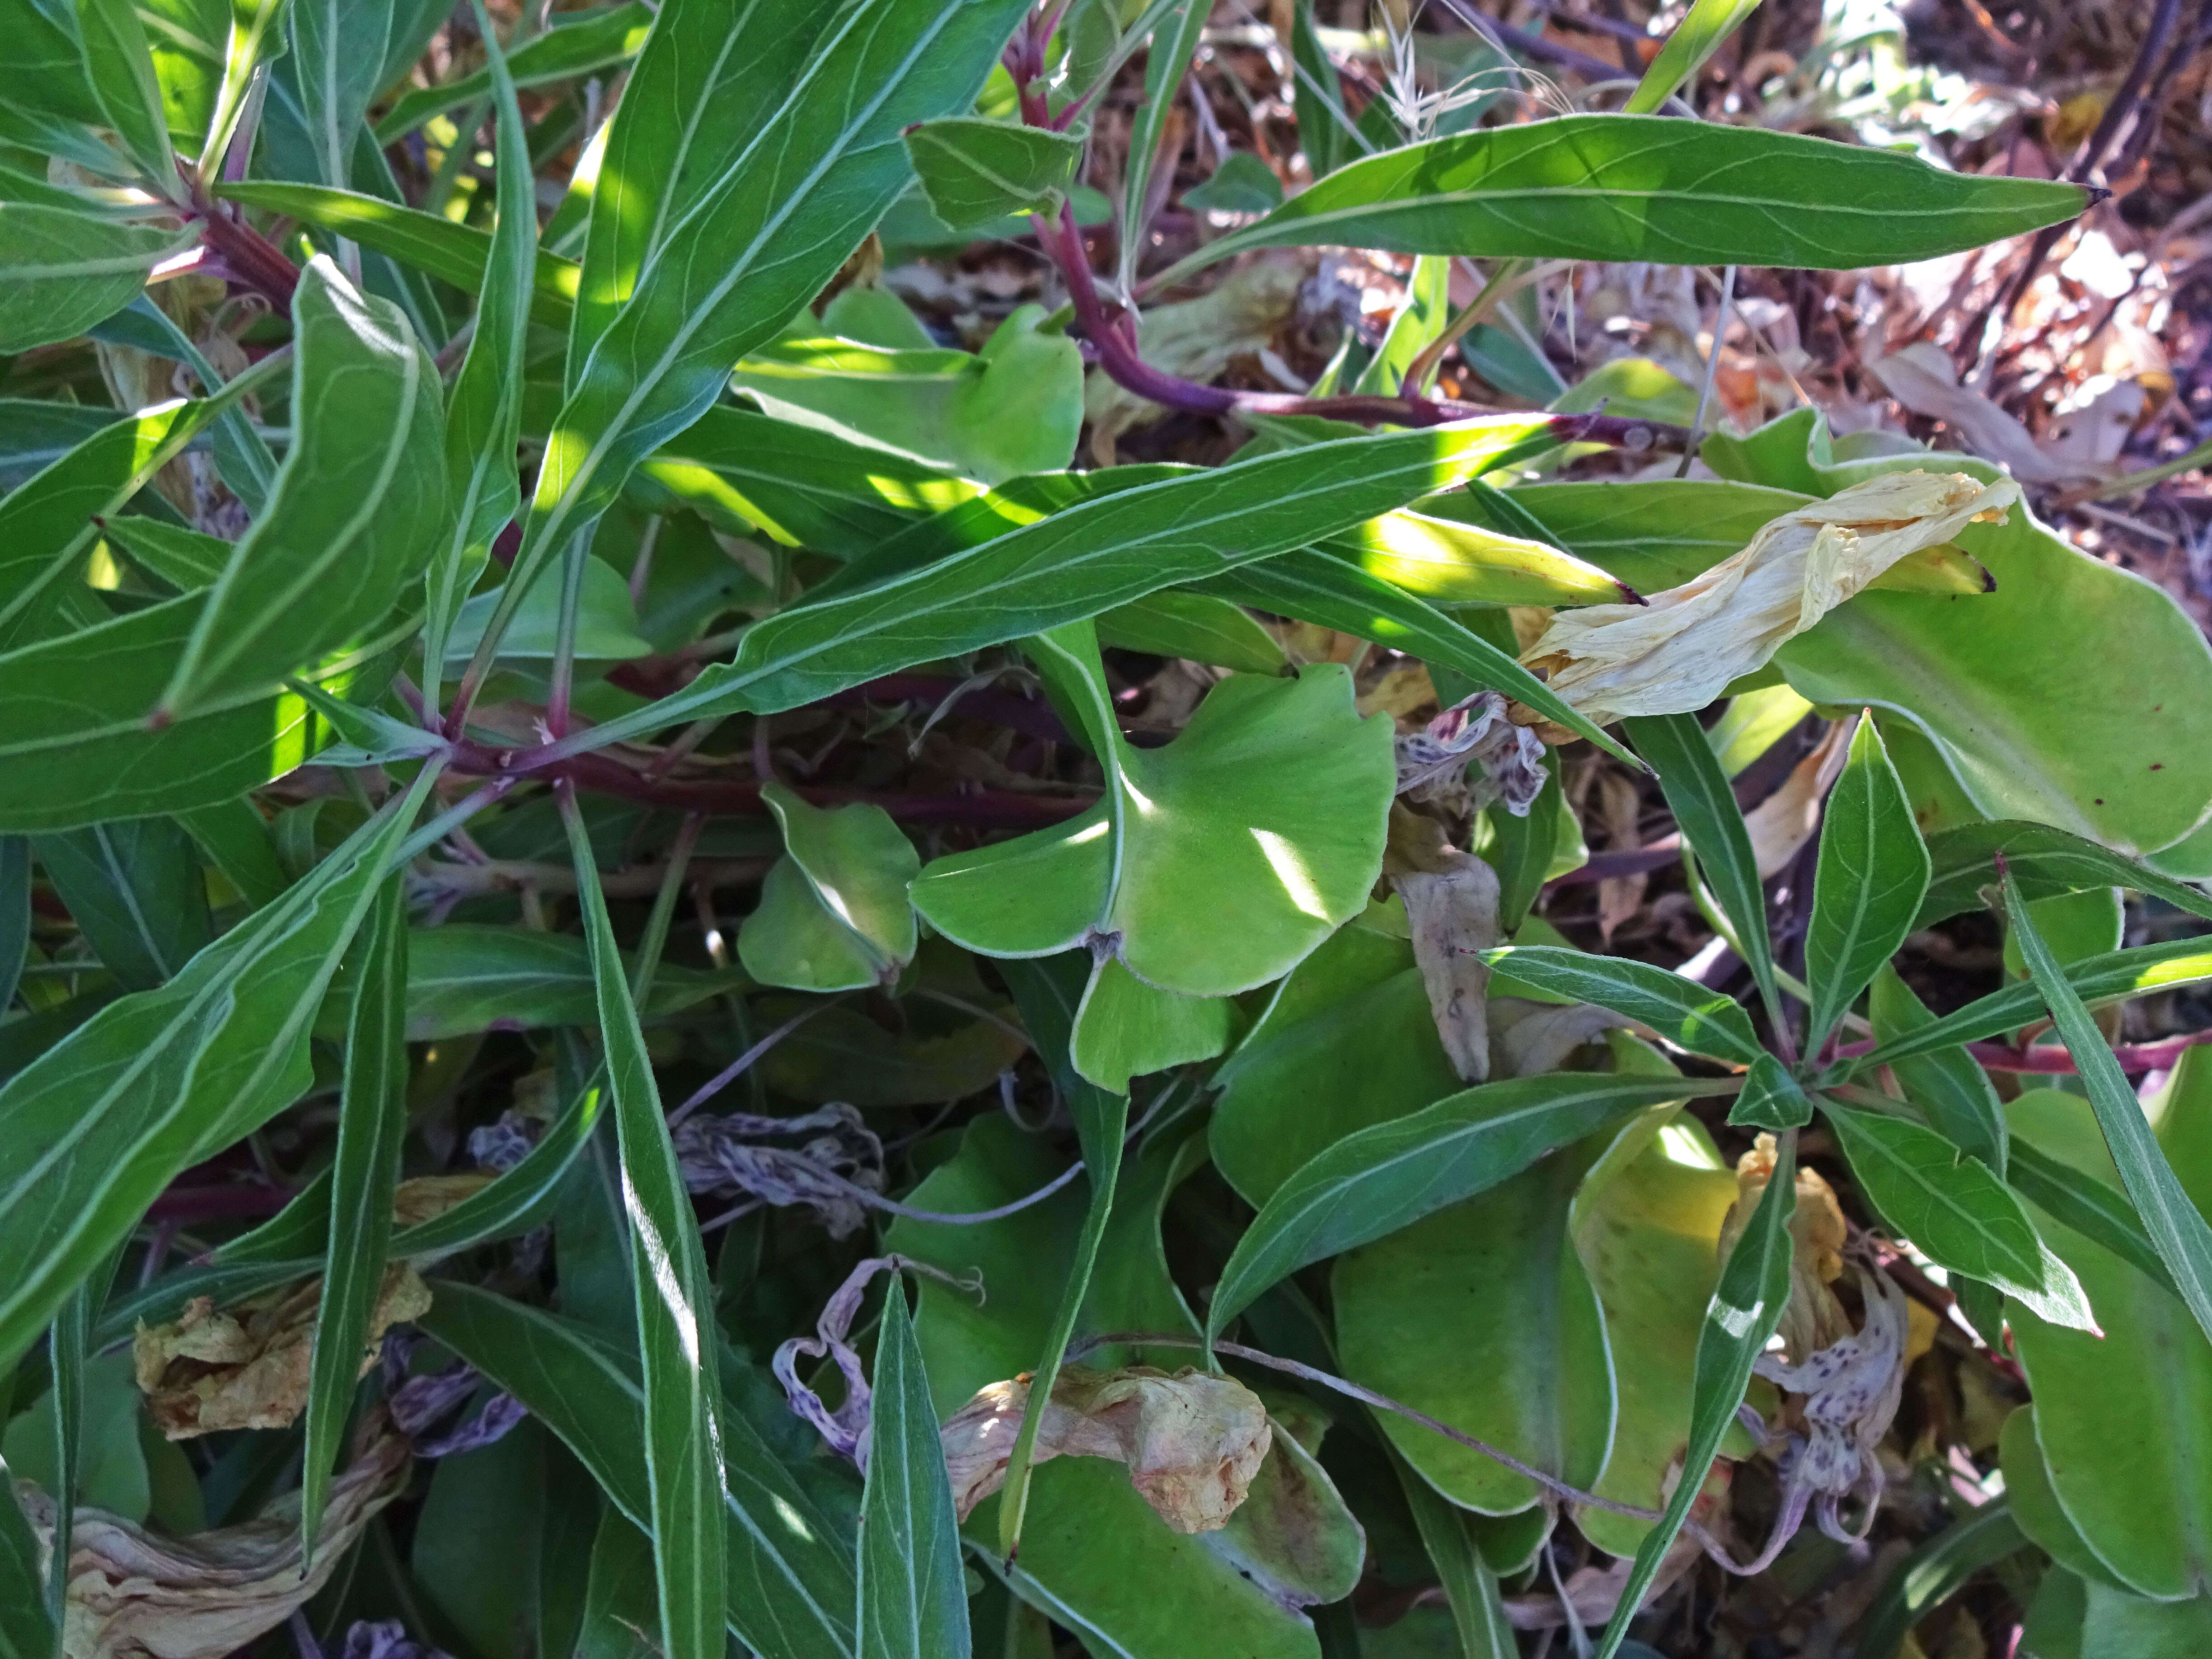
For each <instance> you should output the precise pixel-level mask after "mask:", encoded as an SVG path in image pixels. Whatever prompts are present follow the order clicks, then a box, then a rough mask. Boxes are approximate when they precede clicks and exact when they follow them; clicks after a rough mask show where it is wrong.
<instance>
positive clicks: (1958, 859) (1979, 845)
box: [1912, 819, 2212, 927]
mask: <svg viewBox="0 0 2212 1659" xmlns="http://www.w3.org/2000/svg"><path fill="white" fill-rule="evenodd" d="M1998 853H2002V854H2004V856H2005V863H2006V865H2007V866H2008V867H2009V868H2010V869H2011V871H2012V876H2013V879H2014V880H2015V882H2017V883H2018V884H2020V891H2021V897H2023V898H2026V899H2028V900H2030V901H2033V900H2035V899H2042V898H2054V897H2056V896H2057V895H2059V894H2061V893H2078V892H2081V891H2082V890H2085V889H2087V888H2091V887H2126V888H2130V889H2132V890H2135V891H2136V892H2139V893H2148V894H2149V895H2150V896H2153V897H2154V898H2159V899H2163V900H2164V901H2165V902H2166V903H2168V904H2171V905H2172V906H2173V907H2174V908H2175V909H2177V910H2186V911H2187V912H2188V913H2189V914H2190V915H2193V916H2203V917H2205V918H2207V919H2208V920H2212V896H2207V895H2206V894H2205V893H2204V892H2203V891H2202V890H2199V889H2198V888H2196V887H2193V886H2191V885H2190V884H2188V883H2187V882H2183V881H2176V880H2175V879H2174V878H2172V877H2171V876H2166V875H2161V874H2160V873H2159V872H2157V871H2155V870H2154V869H2152V868H2151V867H2150V866H2148V865H2145V864H2139V863H2137V862H2136V860H2133V859H2131V858H2127V857H2125V856H2124V855H2122V854H2118V853H2115V852H2114V851H2112V848H2109V847H2100V846H2099V845H2098V844H2097V843H2096V842H2093V841H2084V840H2083V839H2082V838H2081V836H2073V835H2069V834H2068V833H2067V832H2066V831H2065V830H2063V829H2055V828H2053V827H2052V826H2051V825H2050V824H2047V823H2023V822H2021V821H2020V820H2017V819H2006V820H2002V821H2000V822H1998V823H1969V824H1963V825H1961V826H1960V828H1958V829H1946V830H1944V831H1942V833H1940V834H1938V835H1935V836H1929V838H1928V857H1929V865H1930V869H1929V879H1928V891H1927V894H1926V896H1924V897H1923V898H1922V899H1921V901H1920V914H1919V915H1917V916H1916V917H1915V918H1914V919H1913V923H1912V925H1913V926H1914V927H1932V926H1934V925H1935V924H1936V922H1939V921H1942V920H1944V918H1946V917H1947V916H1955V915H1958V914H1959V913H1960V911H1962V910H1977V909H1979V908H1982V904H1983V894H1984V890H1986V889H1990V888H1994V887H1995V886H1996V867H1995V866H1994V865H1993V864H1992V863H1991V861H1990V860H1991V859H1992V857H1993V856H1994V855H1995V854H1998Z"/></svg>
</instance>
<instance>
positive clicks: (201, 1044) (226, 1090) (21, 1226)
mask: <svg viewBox="0 0 2212 1659" xmlns="http://www.w3.org/2000/svg"><path fill="white" fill-rule="evenodd" d="M434 775H435V767H425V768H424V769H423V770H422V774H421V776H420V778H419V779H418V781H417V782H416V786H415V787H414V789H412V790H411V791H410V792H409V793H408V794H407V795H406V796H404V797H403V798H401V799H398V800H395V801H394V802H392V804H391V805H388V806H387V807H386V809H385V810H384V811H381V812H380V813H379V814H378V815H377V816H376V817H374V818H372V819H371V820H370V821H369V822H368V823H367V824H366V825H364V826H363V827H362V829H360V830H358V831H357V832H356V834H355V835H354V836H352V837H351V838H350V839H349V841H348V842H346V843H345V844H344V845H343V847H341V848H339V849H338V850H337V852H335V853H333V854H331V856H330V857H329V858H327V859H325V860H324V861H323V863H322V864H321V865H320V866H318V867H317V869H316V870H315V872H313V874H312V875H310V876H308V877H307V878H306V879H304V880H302V881H301V882H300V883H298V884H296V885H295V886H294V887H293V888H292V889H291V890H289V892H287V893H286V894H285V895H284V896H283V898H282V899H280V900H278V901H277V902H275V903H273V904H270V905H266V906H264V907H263V908H261V909H260V910H258V911H256V912H255V913H254V914H253V915H252V916H251V917H249V918H248V919H247V920H246V921H244V922H242V923H240V925H239V926H238V927H234V928H233V929H232V930H231V931H230V932H229V933H227V934H225V935H224V936H223V937H222V939H218V940H217V941H216V943H215V944H213V945H210V946H209V947H208V948H207V949H206V950H204V951H201V952H200V953H199V955H198V956H197V957H193V958H192V960H191V963H188V964H187V965H186V966H185V970H184V972H182V973H180V974H179V975H177V976H176V977H175V978H174V979H173V980H172V981H169V983H168V984H167V985H165V986H163V987H161V989H160V990H158V991H142V992H139V993H137V994H134V995H131V996H126V997H124V998H121V999H120V1000H117V1001H115V1002H112V1003H110V1004H109V1005H108V1006H106V1008H104V1009H102V1010H101V1011H100V1012H99V1013H97V1014H95V1015H94V1016H93V1018H91V1019H90V1020H88V1021H87V1022H86V1023H85V1024H83V1025H82V1026H81V1027H79V1028H78V1030H76V1032H74V1033H73V1034H72V1035H71V1036H69V1037H68V1038H67V1039H66V1040H65V1041H64V1042H61V1043H59V1044H58V1045H57V1046H56V1047H54V1048H51V1049H49V1050H47V1052H46V1054H43V1055H41V1056H40V1058H39V1059H38V1060H34V1061H33V1063H32V1064H31V1065H29V1066H26V1067H25V1068H24V1069H23V1070H22V1071H21V1072H18V1073H16V1074H15V1076H14V1077H13V1078H12V1079H9V1082H8V1084H7V1085H6V1086H5V1087H4V1088H0V1251H4V1253H5V1255H6V1257H7V1259H8V1260H9V1261H11V1262H13V1263H15V1264H16V1267H15V1273H14V1275H13V1277H12V1279H11V1282H10V1283H9V1285H7V1287H6V1288H5V1289H4V1290H0V1359H5V1360H10V1361H12V1359H13V1358H15V1356H17V1355H20V1354H21V1352H23V1350H24V1348H25V1347H26V1346H27V1345H28V1344H29V1342H30V1341H31V1340H32V1339H33V1337H34V1336H35V1335H36V1334H37V1333H38V1332H39V1331H40V1329H41V1328H43V1327H44V1326H45V1324H46V1321H47V1319H49V1318H50V1317H51V1316H52V1313H53V1310H55V1309H56V1308H57V1307H58V1306H59V1305H60V1303H61V1301H62V1299H63V1297H64V1296H66V1295H67V1294H68V1292H69V1290H70V1287H71V1286H73V1285H76V1284H77V1283H78V1282H79V1281H81V1280H82V1279H83V1278H84V1276H85V1274H86V1273H88V1272H90V1271H91V1270H92V1268H93V1267H94V1265H95V1264H96V1263H97V1262H99V1261H101V1260H102V1259H104V1258H105V1256H106V1253H107V1252H108V1251H109V1250H111V1249H113V1248H114V1247H115V1245H116V1244H118V1243H120V1242H121V1241H122V1240H124V1239H125V1238H126V1237H129V1236H130V1232H131V1229H132V1228H133V1227H135V1226H137V1224H138V1220H139V1218H140V1217H141V1216H142V1215H143V1213H144V1212H145V1209H146V1206H148V1205H149V1203H151V1202H152V1201H153V1199H154V1197H155V1194H158V1193H159V1192H160V1191H161V1189H162V1188H163V1187H165V1186H167V1184H168V1182H169V1181H170V1180H171V1179H172V1178H173V1176H175V1175H176V1174H177V1172H178V1171H179V1170H183V1169H185V1168H187V1167H188V1166H190V1165H191V1164H195V1163H197V1162H198V1161H200V1160H201V1159H203V1158H206V1157H208V1156H209V1155H210V1153H212V1152H216V1151H218V1150H220V1149H221V1148H222V1147H225V1146H229V1145H230V1144H231V1143H232V1142H233V1141H234V1140H236V1139H239V1137H240V1136H241V1135H244V1134H246V1133H249V1132H250V1131H252V1129H254V1128H257V1127H259V1126H260V1124H261V1123H262V1122H264V1121H266V1120H267V1119H268V1118H269V1117H270V1115H272V1114H273V1113H275V1112H276V1111H278V1110H279V1109H282V1108H283V1107H285V1106H287V1105H289V1104H290V1103H292V1101H293V1100H295V1098H297V1097H298V1096H299V1094H300V1093H301V1091H302V1090H303V1089H305V1088H306V1086H307V1083H308V1082H309V1080H310V1078H311V1074H312V1070H311V1067H310V1066H309V1063H308V1054H307V1036H308V1031H309V1029H310V1027H311V1026H312V1025H313V1021H314V1017H315V1013H316V1011H317V1009H318V1008H319V1006H320V1005H321V1002H322V998H323V992H324V989H325V987H326V986H327V985H328V984H329V982H330V979H331V975H332V974H333V973H334V972H336V971H337V963H338V958H339V957H340V956H341V955H342V954H343V952H344V951H345V949H346V946H347V945H348V944H349V942H350V941H351V940H352V939H353V936H354V933H355V931H356V929H357V928H358V927H360V925H361V923H362V919H363V918H364V917H365V916H366V915H368V911H369V908H370V907H371V905H372V904H373V903H374V898H375V895H376V893H377V892H378V890H379V884H380V881H381V879H382V876H383V866H384V862H385V860H386V858H387V857H389V855H390V854H391V851H392V848H393V847H395V846H396V845H397V844H398V840H399V838H400V836H401V835H402V834H403V833H404V829H405V828H406V827H407V824H408V823H409V821H410V818H411V816H412V813H413V811H414V808H415V806H416V804H417V802H418V801H419V800H420V799H421V796H422V793H423V792H424V791H426V790H427V788H428V785H429V782H430V781H431V779H432V778H433V776H434Z"/></svg>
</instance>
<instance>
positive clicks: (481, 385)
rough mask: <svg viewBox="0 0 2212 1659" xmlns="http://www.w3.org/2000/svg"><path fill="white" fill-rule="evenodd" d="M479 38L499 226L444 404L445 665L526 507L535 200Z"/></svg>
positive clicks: (525, 151) (430, 645)
mask: <svg viewBox="0 0 2212 1659" xmlns="http://www.w3.org/2000/svg"><path fill="white" fill-rule="evenodd" d="M479 33H481V34H482V35H483V46H484V54H485V58H486V60H487V61H486V64H485V68H484V73H485V74H486V75H487V76H489V77H490V84H491V86H492V88H493V89H494V91H495V94H496V95H495V99H494V108H495V111H496V112H497V125H496V130H497V134H498V148H497V149H496V150H495V152H494V154H495V161H496V166H497V169H498V178H497V183H496V187H495V188H496V192H497V197H498V223H497V225H496V226H495V228H494V230H493V232H492V245H491V256H490V258H489V259H488V260H487V261H486V262H485V264H484V267H483V293H482V295H481V297H480V298H479V299H478V301H477V322H476V331H475V333H474V334H472V335H471V337H470V338H469V354H468V356H467V357H466V358H465V359H464V360H463V361H462V363H461V372H460V373H459V374H458V375H456V376H455V377H454V380H453V396H452V397H451V398H449V399H448V400H447V407H446V489H447V496H448V498H449V500H450V501H451V502H452V507H453V518H452V526H453V533H452V538H451V539H450V540H449V541H448V542H447V546H446V550H445V553H444V555H443V556H442V557H440V558H438V559H435V560H434V561H432V562H431V565H430V569H429V575H428V608H427V610H426V611H425V612H424V616H423V622H422V660H423V661H424V662H425V663H443V662H444V661H445V659H446V641H447V636H448V635H449V634H450V632H451V630H452V629H453V621H454V618H455V617H456V616H457V615H458V614H459V611H460V607H461V605H462V602H463V601H464V600H465V599H467V597H468V595H469V592H470V591H471V589H472V588H473V587H474V586H476V582H477V577H478V576H479V575H481V574H483V568H484V565H485V563H486V562H487V561H488V560H489V558H490V556H491V544H492V538H494V537H495V536H497V535H498V534H499V532H500V531H501V529H503V528H504V527H505V526H506V525H507V520H510V519H512V518H513V516H514V509H515V508H516V507H518V506H519V505H520V503H521V501H522V483H521V479H520V476H519V475H518V473H517V471H516V469H515V457H514V447H515V441H516V439H517V438H518V437H519V436H520V433H521V428H522V393H523V383H524V375H523V370H522V362H523V356H522V346H523V338H524V336H525V334H526V331H527V329H528V327H529V320H530V297H531V276H532V270H533V258H532V256H533V254H534V252H535V250H536V247H537V243H538V204H537V198H536V196H535V194H534V190H535V185H534V184H533V182H532V177H531V171H530V145H529V141H528V138H527V137H526V134H525V133H524V131H523V128H522V112H521V110H520V107H519V106H517V105H516V103H515V98H514V81H513V76H510V75H509V74H508V73H507V60H506V58H505V57H504V56H503V55H502V54H501V51H500V48H499V43H498V42H497V41H496V40H494V39H493V35H492V31H491V29H490V27H489V24H488V23H487V24H486V26H485V27H483V28H481V29H480V31H479ZM541 38H542V37H541ZM430 690H433V691H435V690H436V688H435V685H434V686H432V687H431V688H430Z"/></svg>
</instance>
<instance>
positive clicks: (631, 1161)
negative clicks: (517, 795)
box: [562, 794, 724, 1659]
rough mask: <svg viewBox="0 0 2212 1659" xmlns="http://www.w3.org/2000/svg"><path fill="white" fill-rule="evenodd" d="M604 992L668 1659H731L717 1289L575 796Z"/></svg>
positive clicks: (568, 817) (576, 829)
mask: <svg viewBox="0 0 2212 1659" xmlns="http://www.w3.org/2000/svg"><path fill="white" fill-rule="evenodd" d="M562 817H563V819H564V821H565V822H566V823H567V825H568V842H569V848H570V852H571V855H572V856H573V857H574V860H575V866H576V872H577V878H578V892H579V896H580V903H581V907H582V909H583V914H584V927H585V938H586V939H587V940H588V941H589V942H590V945H591V951H592V977H593V979H594V981H596V983H597V985H598V989H599V1027H600V1030H601V1032H602V1034H603V1036H605V1042H606V1045H607V1070H608V1075H609V1079H610V1081H611V1092H612V1093H613V1096H614V1104H615V1127H616V1130H617V1136H618V1139H619V1141H620V1145H621V1149H622V1168H623V1180H622V1192H623V1212H624V1218H625V1219H626V1220H627V1221H628V1223H629V1246H630V1249H629V1254H630V1278H631V1284H632V1288H633V1291H634V1293H635V1301H636V1304H637V1314H638V1349H639V1352H640V1353H641V1355H642V1356H643V1362H644V1363H643V1372H644V1387H645V1421H644V1430H645V1447H646V1472H647V1481H648V1485H649V1486H650V1489H651V1494H652V1505H651V1512H650V1518H651V1522H652V1525H651V1531H652V1534H653V1566H654V1569H655V1571H656V1573H657V1574H658V1577H659V1589H660V1601H659V1606H660V1628H661V1631H662V1633H663V1638H664V1640H665V1643H666V1652H667V1653H668V1655H669V1659H720V1653H721V1651H722V1646H723V1643H722V1610H723V1582H724V1581H723V1573H724V1562H723V1545H722V1539H721V1531H722V1520H721V1514H720V1510H721V1493H722V1456H721V1437H720V1423H719V1419H718V1413H717V1412H716V1410H715V1398H716V1389H715V1384H714V1376H713V1372H712V1370H711V1369H710V1368H711V1367H712V1366H713V1364H714V1358H713V1345H714V1340H715V1329H714V1315H713V1310H714V1286H713V1285H712V1284H711V1283H710V1282H709V1280H708V1277H707V1259H706V1255H705V1252H704V1249H703V1248H702V1245H701V1243H700V1239H699V1231H698V1226H697V1223H696V1219H695V1218H694V1217H693V1215H692V1212H691V1201H690V1195H689V1194H687V1193H686V1192H685V1190H684V1177H683V1175H682V1173H681V1171H679V1170H678V1168H677V1165H676V1149H675V1147H674V1146H671V1144H670V1142H669V1139H668V1125H667V1123H666V1121H665V1120H664V1118H663V1117H662V1115H661V1107H660V1095H659V1090H658V1088H657V1087H656V1086H655V1085H654V1083H653V1063H652V1061H651V1060H649V1059H648V1058H647V1054H646V1051H645V1034H644V1032H643V1031H642V1030H641V1029H640V1027H639V1025H638V1021H637V1007H636V1005H635V1003H634V1002H633V1001H632V1000H631V999H630V994H629V982H628V981H627V979H626V978H625V976H624V975H623V961H622V953H621V951H619V950H618V949H617V947H616V945H615V937H614V927H613V924H612V923H611V922H610V921H609V920H608V918H607V909H606V900H605V896H603V895H602V894H601V892H600V890H599V880H598V873H597V866H596V863H595V861H594V859H593V854H592V844H591V840H590V837H589V836H588V835H587V834H586V830H585V828H584V822H583V819H582V817H580V815H579V814H578V813H577V811H576V810H575V805H574V798H573V796H568V795H565V794H564V796H563V798H562Z"/></svg>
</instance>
